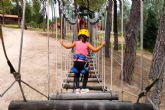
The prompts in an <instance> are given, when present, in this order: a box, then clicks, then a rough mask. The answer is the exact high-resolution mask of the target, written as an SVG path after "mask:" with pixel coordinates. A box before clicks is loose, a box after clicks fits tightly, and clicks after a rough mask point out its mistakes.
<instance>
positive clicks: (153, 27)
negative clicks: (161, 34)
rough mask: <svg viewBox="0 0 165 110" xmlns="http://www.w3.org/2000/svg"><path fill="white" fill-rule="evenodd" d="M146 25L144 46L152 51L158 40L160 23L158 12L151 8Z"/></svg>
mask: <svg viewBox="0 0 165 110" xmlns="http://www.w3.org/2000/svg"><path fill="white" fill-rule="evenodd" d="M145 26H146V29H145V33H144V41H145V42H144V48H145V49H147V50H149V51H151V52H152V51H153V48H154V46H155V42H156V36H157V31H158V23H157V19H156V13H155V12H154V10H153V9H151V8H150V9H149V10H148V17H147V21H146V25H145Z"/></svg>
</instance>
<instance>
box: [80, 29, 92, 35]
mask: <svg viewBox="0 0 165 110" xmlns="http://www.w3.org/2000/svg"><path fill="white" fill-rule="evenodd" d="M80 35H85V36H87V37H89V31H88V30H87V29H81V30H80V31H79V33H78V36H80Z"/></svg>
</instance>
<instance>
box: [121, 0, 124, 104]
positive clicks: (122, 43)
mask: <svg viewBox="0 0 165 110" xmlns="http://www.w3.org/2000/svg"><path fill="white" fill-rule="evenodd" d="M123 5H124V0H121V39H122V40H121V100H122V101H123V89H124V88H123V62H124V61H123V59H124V58H123V55H124V51H123V50H124V36H123V32H124V30H123V18H124V14H123V10H124V6H123Z"/></svg>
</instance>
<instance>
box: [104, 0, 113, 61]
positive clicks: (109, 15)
mask: <svg viewBox="0 0 165 110" xmlns="http://www.w3.org/2000/svg"><path fill="white" fill-rule="evenodd" d="M111 18H112V0H109V6H108V7H107V18H106V29H105V43H106V45H105V57H107V58H109V55H110V54H109V45H110V33H111V20H112V19H111Z"/></svg>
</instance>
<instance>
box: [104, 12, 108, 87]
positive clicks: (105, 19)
mask: <svg viewBox="0 0 165 110" xmlns="http://www.w3.org/2000/svg"><path fill="white" fill-rule="evenodd" d="M106 21H107V11H106V12H105V28H106ZM104 41H105V34H104ZM103 48H104V49H103V75H104V90H105V89H106V88H105V47H103Z"/></svg>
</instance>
